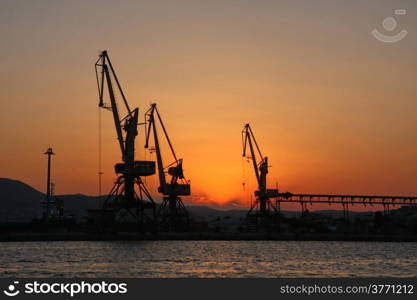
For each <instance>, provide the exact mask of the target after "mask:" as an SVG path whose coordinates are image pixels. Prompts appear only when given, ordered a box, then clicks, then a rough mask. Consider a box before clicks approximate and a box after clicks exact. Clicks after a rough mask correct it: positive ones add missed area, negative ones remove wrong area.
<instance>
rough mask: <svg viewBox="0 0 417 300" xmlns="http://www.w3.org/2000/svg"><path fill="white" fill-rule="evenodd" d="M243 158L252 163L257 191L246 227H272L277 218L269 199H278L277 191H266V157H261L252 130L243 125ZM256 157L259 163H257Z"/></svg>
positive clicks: (275, 209)
mask: <svg viewBox="0 0 417 300" xmlns="http://www.w3.org/2000/svg"><path fill="white" fill-rule="evenodd" d="M242 142H243V154H242V156H243V157H247V158H248V159H250V160H251V161H252V165H253V169H254V172H255V177H256V181H257V184H258V189H257V190H256V191H255V202H254V203H253V204H251V207H250V209H249V211H248V214H247V218H246V220H247V224H248V226H251V225H254V226H258V225H261V226H270V225H273V223H275V221H276V217H277V216H278V211H277V208H276V207H275V205H274V204H273V203H272V202H271V200H270V199H271V198H276V197H278V189H267V174H268V157H266V156H263V155H262V152H261V150H260V148H259V145H258V143H257V141H256V139H255V135H254V134H253V131H252V128H251V127H250V125H249V124H245V126H244V128H243V131H242ZM248 147H249V151H250V156H248V153H247V148H248ZM257 156H259V158H260V161H259V163H258V162H257Z"/></svg>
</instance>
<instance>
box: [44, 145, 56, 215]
mask: <svg viewBox="0 0 417 300" xmlns="http://www.w3.org/2000/svg"><path fill="white" fill-rule="evenodd" d="M44 154H45V155H47V156H48V169H47V178H46V200H45V212H44V216H43V218H44V220H45V221H48V220H49V218H50V216H51V204H52V203H51V202H52V194H51V192H52V191H51V187H52V186H51V185H52V184H51V156H52V155H55V153H54V152H53V151H52V148H48V150H46V152H45V153H44Z"/></svg>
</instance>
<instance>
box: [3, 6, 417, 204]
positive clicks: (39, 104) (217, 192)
mask: <svg viewBox="0 0 417 300" xmlns="http://www.w3.org/2000/svg"><path fill="white" fill-rule="evenodd" d="M212 2H213V3H212ZM277 2H278V1H277ZM371 2H372V1H366V2H363V3H362V4H361V5H360V6H359V4H357V3H356V2H354V3H348V2H347V1H346V2H345V3H344V4H343V5H344V7H343V8H342V9H341V8H340V6H341V4H340V3H342V2H339V4H338V5H337V4H336V3H334V4H329V5H327V7H326V9H327V10H328V11H329V13H328V15H327V16H326V19H322V14H320V11H321V7H320V5H319V4H317V3H315V1H314V2H313V1H312V2H311V3H310V4H304V5H303V6H300V5H298V4H296V3H293V1H281V2H280V4H278V3H276V2H275V1H265V5H261V6H256V5H255V1H253V2H252V1H222V2H220V1H204V2H200V1H196V2H194V1H183V2H182V5H178V3H177V4H175V5H174V4H172V5H169V2H164V5H158V1H153V2H150V1H147V2H144V3H141V1H131V2H129V1H127V2H123V4H117V3H116V2H114V1H88V3H85V2H84V1H66V2H63V3H60V5H55V4H54V1H51V2H50V3H49V4H48V5H47V6H46V5H45V4H40V3H39V4H38V3H36V1H33V2H29V1H26V2H24V1H22V2H20V1H17V3H19V4H18V5H12V1H8V2H6V3H7V4H5V5H3V6H4V9H2V10H1V12H0V17H1V19H2V25H1V29H2V37H3V38H2V51H3V52H4V53H3V54H2V58H3V59H2V61H1V63H2V68H1V69H0V82H1V87H0V96H1V102H2V109H1V110H0V120H1V126H0V136H1V137H2V142H1V147H0V172H1V173H0V177H7V178H14V179H18V180H22V181H24V182H26V183H28V184H30V185H31V186H34V187H35V188H37V189H38V190H40V191H42V192H44V186H45V176H46V174H45V172H46V159H45V157H44V155H43V153H44V152H45V150H46V149H47V148H48V147H49V146H52V147H53V149H54V151H55V152H56V156H55V157H53V171H52V172H53V181H54V182H55V184H56V193H57V194H72V193H84V194H89V195H97V193H98V175H97V173H98V123H99V122H98V115H99V112H98V95H97V88H96V82H95V80H96V79H95V74H94V68H93V67H94V62H95V61H96V60H97V56H98V53H99V51H100V50H102V49H107V50H108V51H109V53H110V55H111V57H112V62H113V63H114V67H115V69H116V72H117V73H118V76H119V78H120V80H121V83H122V87H123V88H124V91H125V93H126V96H127V98H128V100H129V102H130V104H131V106H133V107H136V106H138V107H139V110H140V114H141V116H140V118H141V122H143V120H144V118H143V114H144V112H145V111H146V110H147V109H148V108H149V104H150V103H152V102H156V103H158V107H159V110H160V112H161V114H162V115H163V117H164V120H165V124H166V126H167V129H168V132H169V134H170V136H171V138H172V141H173V144H174V146H175V148H176V151H177V153H178V155H179V157H181V158H183V159H184V168H185V175H186V177H187V179H190V180H191V186H192V192H193V196H192V197H190V198H189V199H185V202H186V203H187V204H188V203H190V202H192V203H194V204H210V203H211V204H213V203H214V204H231V205H240V204H246V205H247V204H248V202H249V201H250V196H249V195H250V194H252V193H253V191H254V189H255V188H256V185H255V177H254V174H253V170H252V166H251V165H250V164H249V163H248V162H247V161H246V159H243V158H242V145H241V130H242V127H243V125H244V124H245V123H248V122H249V123H251V125H252V126H253V129H254V132H255V135H256V137H257V140H258V142H259V144H260V147H261V150H262V152H263V153H264V154H265V155H266V156H268V157H269V161H270V165H271V169H270V173H269V174H268V180H269V184H270V186H271V187H275V186H276V184H278V187H279V189H280V190H282V191H292V192H294V193H296V192H300V193H301V192H303V193H353V194H380V195H385V194H387V195H402V194H405V195H417V184H416V178H417V164H416V162H415V161H416V157H417V121H416V111H417V101H416V99H417V85H416V83H415V79H416V78H417V68H416V66H417V57H416V55H415V53H416V50H417V43H416V41H417V40H416V39H415V38H413V39H408V40H404V41H403V42H402V43H399V44H393V45H391V44H390V45H387V44H383V43H381V42H379V41H377V40H375V39H374V38H373V37H372V36H371V35H370V32H371V30H372V29H373V28H374V27H375V26H378V25H379V23H380V22H381V20H380V19H381V18H380V16H381V15H389V14H390V13H392V9H391V7H390V6H389V5H384V4H382V3H381V5H379V6H378V7H377V8H378V9H377V10H378V13H376V12H375V7H373V6H372V5H371ZM42 3H43V2H42ZM99 3H100V5H99ZM214 3H216V4H215V5H214ZM331 3H332V2H331ZM404 4H405V5H404V6H405V7H404V8H409V7H411V6H413V7H414V8H415V3H414V2H404ZM102 5H103V6H105V7H106V9H105V10H100V9H98V8H99V7H100V6H102ZM219 6H221V7H222V9H219ZM371 11H372V13H371ZM112 12H117V14H114V15H113V14H112ZM40 20H41V21H40ZM416 20H417V18H415V16H414V17H411V16H410V17H409V18H407V19H404V20H403V19H401V26H404V27H407V28H408V29H409V31H410V32H412V31H414V32H413V33H410V34H414V35H415V29H417V21H416ZM101 117H102V150H103V158H102V162H103V172H104V174H103V177H102V179H103V187H102V190H103V193H105V192H107V191H108V190H109V189H110V188H111V186H112V184H113V181H114V179H115V174H114V171H113V165H114V164H115V163H116V162H119V161H120V159H121V158H120V150H119V148H118V144H117V141H116V133H115V130H114V125H113V120H112V117H111V113H110V112H108V111H102V112H101ZM143 142H144V128H143V127H140V132H139V136H138V144H137V145H136V146H137V152H136V154H137V156H138V157H137V159H140V160H144V159H152V160H154V159H155V157H154V155H152V154H150V153H149V151H148V150H146V149H144V147H143ZM165 153H167V152H165ZM170 159H171V158H170V157H168V156H167V158H166V160H165V163H167V164H168V163H169V162H170ZM146 180H147V184H148V186H149V188H150V190H151V191H152V193H153V195H155V197H156V198H158V197H159V196H158V194H157V192H156V191H157V187H158V184H157V178H156V176H154V177H153V178H147V179H146ZM242 183H245V187H244V186H243V185H242ZM239 203H240V204H239Z"/></svg>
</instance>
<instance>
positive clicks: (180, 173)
mask: <svg viewBox="0 0 417 300" xmlns="http://www.w3.org/2000/svg"><path fill="white" fill-rule="evenodd" d="M145 119H146V125H147V129H146V141H145V148H149V149H150V151H151V152H155V153H156V161H157V165H158V177H159V187H158V192H159V193H161V194H162V195H163V199H162V204H161V206H160V207H159V209H158V213H157V215H158V219H159V220H160V221H161V223H160V225H161V227H162V228H163V229H164V230H168V231H172V230H181V229H185V228H186V227H187V226H188V225H189V215H188V212H187V209H186V208H185V206H184V203H183V202H182V200H181V198H180V197H179V196H189V195H190V194H191V189H190V183H189V181H187V180H186V179H185V177H184V170H183V160H182V159H181V158H178V157H177V155H176V153H175V150H174V148H173V146H172V143H171V140H170V138H169V136H168V133H167V130H166V127H165V125H164V122H163V121H162V118H161V115H160V113H159V111H158V108H157V106H156V103H153V104H151V107H150V108H149V110H148V111H147V112H146V113H145ZM157 123H159V125H160V127H161V128H162V132H163V134H164V137H165V140H166V142H167V144H168V146H169V149H170V151H171V155H172V157H173V162H172V163H170V164H168V165H166V166H165V165H164V163H163V158H162V150H161V144H160V140H159V136H158V130H157ZM151 136H153V141H154V147H153V148H150V147H149V142H150V138H151ZM167 174H168V175H169V177H170V179H169V180H167V178H166V175H167Z"/></svg>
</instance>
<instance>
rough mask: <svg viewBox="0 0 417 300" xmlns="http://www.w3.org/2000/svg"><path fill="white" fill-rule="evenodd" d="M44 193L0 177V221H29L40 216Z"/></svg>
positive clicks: (19, 182) (16, 181)
mask: <svg viewBox="0 0 417 300" xmlns="http://www.w3.org/2000/svg"><path fill="white" fill-rule="evenodd" d="M44 198H45V195H44V194H43V193H41V192H39V191H37V190H35V189H34V188H32V187H31V186H29V185H27V184H25V183H23V182H21V181H18V180H12V179H7V178H0V203H1V205H0V222H29V221H30V220H32V219H33V218H34V217H36V216H40V215H41V212H42V209H41V200H42V199H44Z"/></svg>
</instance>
